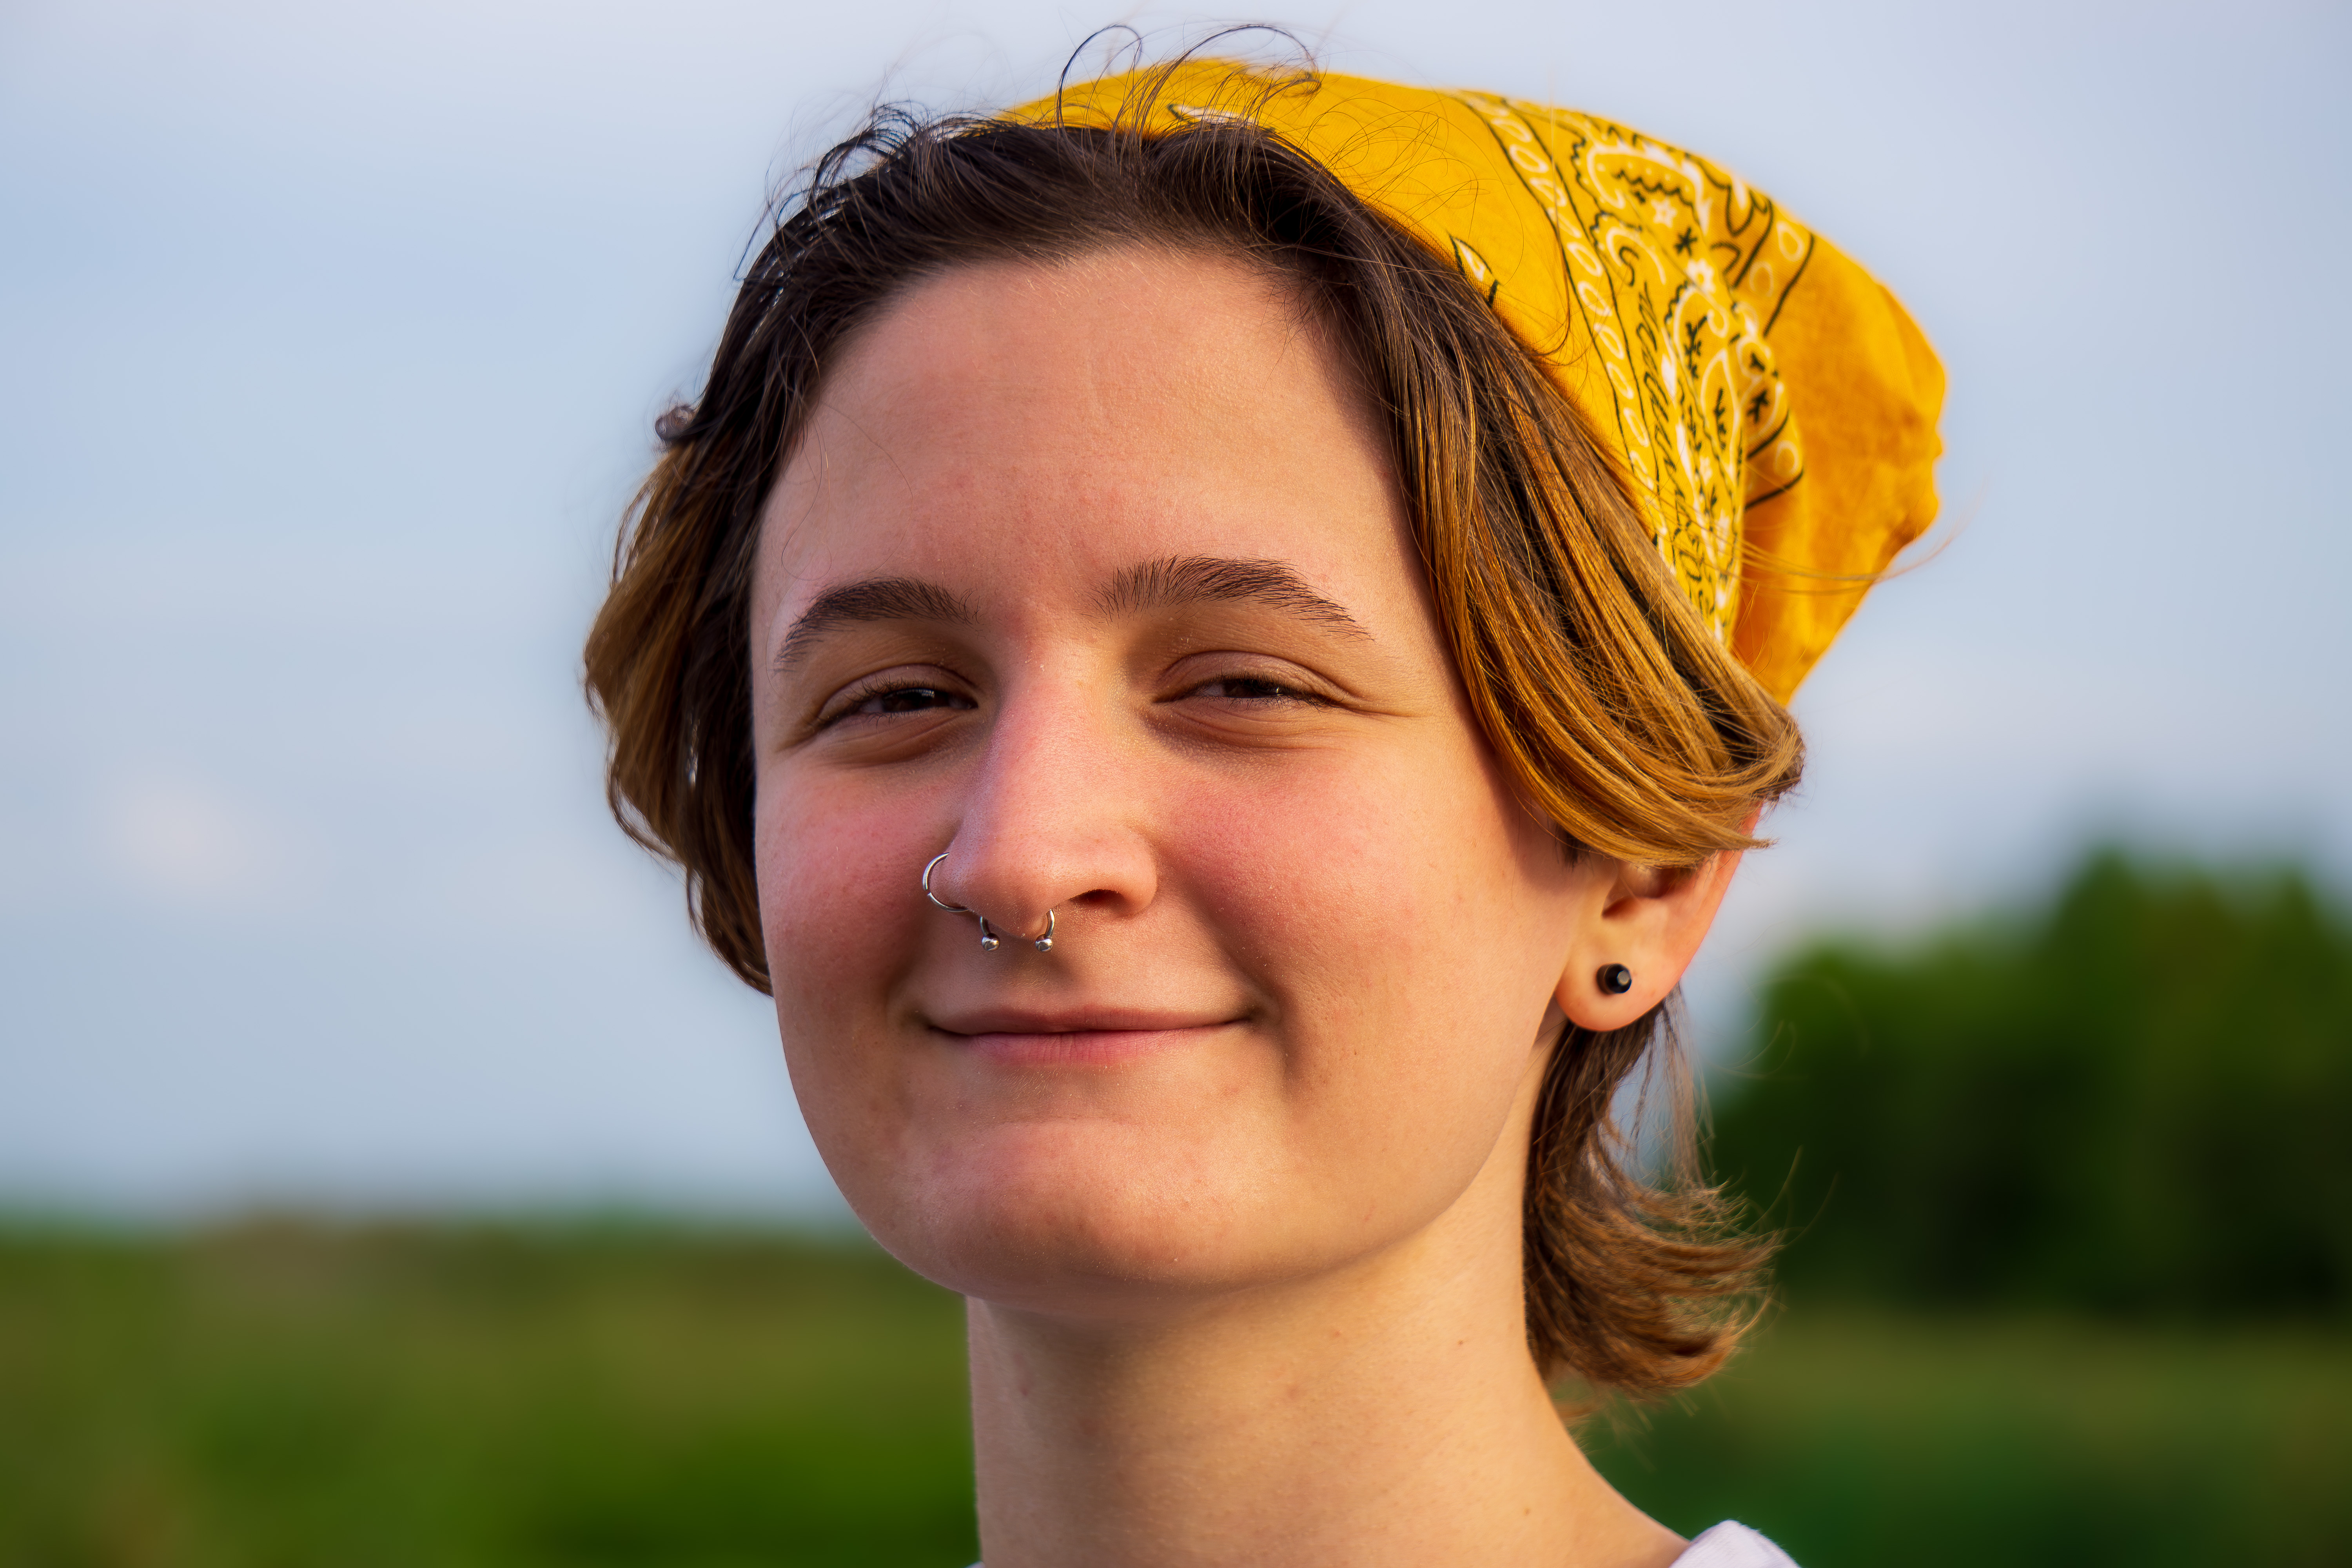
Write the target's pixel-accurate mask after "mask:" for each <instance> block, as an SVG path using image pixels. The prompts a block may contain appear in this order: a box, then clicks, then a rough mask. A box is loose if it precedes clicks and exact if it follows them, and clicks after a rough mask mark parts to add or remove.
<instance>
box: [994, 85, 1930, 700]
mask: <svg viewBox="0 0 2352 1568" xmlns="http://www.w3.org/2000/svg"><path fill="white" fill-rule="evenodd" d="M1057 114H1058V116H1059V119H1060V121H1061V123H1064V124H1067V125H1084V126H1100V127H1108V126H1114V125H1123V126H1128V127H1130V128H1139V129H1142V130H1144V131H1146V132H1152V131H1173V130H1177V129H1180V128H1181V127H1182V126H1183V125H1186V124H1190V123H1192V122H1194V121H1201V120H1205V119H1213V118H1221V117H1232V118H1241V119H1246V120H1250V121H1255V122H1256V123H1258V124H1261V125H1264V126H1265V127H1266V128H1267V129H1268V130H1270V131H1273V132H1276V133H1278V134H1279V135H1281V136H1282V137H1283V139H1284V140H1286V141H1287V142H1290V143H1291V144H1293V145H1294V146H1296V147H1297V148H1299V149H1300V150H1302V151H1304V152H1305V153H1307V155H1308V156H1310V157H1312V158H1314V159H1315V160H1316V161H1317V162H1318V163H1321V164H1323V166H1324V167H1326V168H1328V169H1329V170H1330V171H1331V172H1332V174H1335V175H1337V176H1338V177H1339V180H1340V181H1341V183H1343V184H1346V185H1347V186H1348V188H1349V190H1351V191H1353V192H1354V193H1355V194H1356V195H1358V196H1360V197H1361V198H1362V199H1363V200H1364V201H1365V202H1366V203H1368V204H1369V205H1371V206H1372V207H1373V208H1374V209H1375V210H1376V211H1378V212H1380V213H1381V214H1382V215H1383V216H1387V217H1388V218H1389V219H1391V221H1393V222H1395V223H1397V224H1398V225H1400V226H1402V228H1404V229H1405V231H1406V232H1408V233H1410V234H1412V235H1413V236H1414V237H1416V238H1418V239H1420V240H1422V241H1423V242H1424V243H1425V244H1427V245H1428V246H1429V247H1430V248H1431V249H1433V250H1434V251H1435V252H1437V253H1438V254H1439V255H1440V256H1442V257H1444V258H1447V259H1448V260H1449V261H1451V262H1452V263H1453V264H1454V265H1455V266H1457V267H1459V268H1461V270H1462V273H1463V276H1464V277H1465V278H1467V279H1469V280H1470V282H1471V284H1472V285H1473V286H1474V287H1475V288H1476V289H1478V290H1479V291H1480V292H1481V293H1483V294H1484V295H1486V300H1487V302H1488V303H1489V304H1490V305H1492V306H1493V307H1494V309H1495V310H1496V314H1497V315H1499V316H1500V317H1501V318H1502V320H1503V321H1505V322H1506V323H1507V325H1509V326H1510V328H1511V329H1512V331H1514V332H1516V333H1517V336H1518V339H1519V341H1520V342H1523V343H1525V344H1527V345H1528V348H1529V349H1531V350H1532V351H1534V352H1535V353H1537V354H1538V356H1539V357H1540V358H1541V359H1542V361H1543V363H1545V365H1546V366H1547V367H1548V368H1549V370H1550V371H1551V373H1552V375H1553V378H1554V379H1555V381H1556V382H1557V383H1558V384H1559V387H1560V389H1561V390H1562V391H1563V392H1565V393H1566V394H1567V395H1568V396H1569V398H1570V400H1571V401H1572V402H1573V403H1574V404H1575V405H1577V407H1578V408H1579V409H1580V411H1581V412H1582V413H1583V414H1584V416H1585V417H1586V420H1587V422H1588V423H1589V424H1590V425H1591V428H1592V429H1593V430H1594V431H1595V432H1596V433H1598V434H1599V435H1600V437H1601V439H1602V440H1603V441H1605V442H1606V443H1607V444H1608V445H1609V446H1610V447H1612V449H1613V450H1614V451H1615V453H1616V455H1617V457H1618V458H1620V459H1621V460H1622V463H1623V465H1624V468H1625V472H1626V475H1627V477H1628V478H1629V479H1630V480H1631V481H1632V488H1633V495H1634V498H1635V500H1636V501H1637V503H1639V504H1640V505H1642V506H1643V510H1645V511H1646V512H1647V514H1648V516H1649V518H1650V520H1651V523H1652V526H1653V528H1654V531H1655V533H1656V537H1657V542H1658V548H1659V550H1660V551H1662V552H1664V555H1665V557H1666V559H1667V561H1668V562H1670V563H1672V564H1673V566H1674V570H1675V576H1676V577H1677V578H1678V579H1679V580H1680V581H1681V583H1682V585H1683V587H1684V590H1685V592H1686V593H1688V594H1689V595H1690V599H1691V603H1692V604H1693V605H1696V607H1697V609H1698V611H1699V613H1700V615H1701V616H1704V617H1706V621H1707V622H1708V624H1709V625H1710V626H1713V627H1714V629H1715V633H1716V636H1717V637H1718V638H1721V639H1723V640H1724V641H1725V642H1726V643H1727V644H1728V646H1729V647H1731V648H1732V649H1733V650H1734V651H1735V652H1736V653H1737V654H1738V656H1739V658H1741V660H1742V661H1744V662H1745V663H1746V664H1747V666H1748V668H1749V669H1750V670H1752V671H1754V672H1755V674H1756V677H1757V679H1759V680H1760V681H1762V682H1763V684H1764V686H1765V688H1766V689H1768V690H1769V691H1770V692H1771V693H1772V694H1773V696H1775V697H1776V698H1778V699H1780V700H1781V701H1784V702H1785V701H1787V700H1789V698H1790V695H1791V694H1792V693H1793V692H1795V690H1796V689H1797V683H1798V682H1799V681H1801V680H1802V679H1804V677H1805V672H1806V671H1807V670H1809V669H1811V668H1812V665H1813V661H1814V660H1815V659H1817V658H1820V657H1821V655H1822V650H1823V649H1824V648H1826V647H1829V645H1830V641H1831V639H1832V638H1833V637H1836V636H1837V634H1838V630H1839V628H1840V627H1841V626H1843V625H1844V624H1845V621H1846V617H1847V616H1851V615H1852V614H1853V610H1854V606H1855V605H1858V604H1860V603H1861V601H1862V595H1863V594H1864V591H1865V590H1866V589H1867V588H1868V587H1869V586H1870V583H1871V581H1872V579H1873V577H1874V575H1875V574H1877V573H1879V572H1880V571H1882V570H1883V569H1884V568H1885V565H1886V563H1888V562H1889V561H1891V560H1892V559H1893V558H1894V556H1895V552H1897V551H1899V550H1901V549H1902V548H1903V547H1904V546H1905V545H1906V544H1908V543H1909V542H1911V541H1912V540H1914V539H1916V538H1917V537H1918V535H1919V534H1920V532H1921V531H1923V530H1925V529H1926V528H1927V525H1928V524H1929V523H1930V522H1932V521H1935V516H1936V492H1935V486H1934V480H1933V477H1932V472H1931V470H1932V468H1933V467H1934V464H1935V459H1936V455H1937V451H1938V450H1939V449H1940V443H1939V442H1938V441H1937V437H1936V415H1937V409H1938V407H1939V406H1940V405H1941V404H1942V402H1943V396H1944V373H1943V367H1942V366H1941V365H1939V364H1938V363H1937V361H1936V355H1935V353H1934V351H1933V350H1931V349H1930V348H1929V347H1928V346H1927V339H1926V338H1925V337H1923V336H1922V335H1921V334H1920V331H1919V329H1918V328H1917V327H1916V326H1914V325H1913V324H1912V321H1911V318H1910V317H1909V316H1907V315H1906V314H1905V313H1904V311H1903V307H1902V306H1901V305H1899V304H1897V303H1896V302H1895V297H1894V296H1893V295H1892V294H1889V293H1888V292H1887V291H1886V290H1885V289H1884V288H1882V287H1881V286H1880V285H1879V284H1878V283H1877V282H1876V281H1874V279H1871V278H1870V276H1869V275H1868V274H1866V273H1864V271H1863V270H1862V268H1859V267H1857V266H1855V265H1854V264H1853V262H1852V261H1850V260H1848V259H1847V258H1845V257H1843V255H1841V254H1839V253H1838V252H1837V251H1836V250H1834V249H1832V247H1830V246H1829V245H1827V244H1826V243H1824V242H1823V241H1822V240H1821V239H1820V238H1819V237H1816V236H1815V235H1814V234H1813V233H1812V231H1811V230H1810V229H1808V228H1805V227H1804V226H1801V225H1800V224H1798V223H1796V222H1795V221H1793V220H1792V219H1791V218H1790V216H1789V215H1788V214H1786V213H1785V212H1782V211H1781V210H1780V207H1779V205H1776V204H1775V203H1774V202H1773V201H1772V200H1771V199H1770V198H1769V197H1768V196H1766V195H1764V194H1763V193H1762V192H1760V191H1756V190H1751V189H1750V188H1748V186H1747V185H1746V184H1743V183H1741V182H1740V181H1739V180H1738V179H1737V178H1736V177H1734V176H1732V175H1729V174H1725V173H1724V172H1723V171H1722V170H1720V169H1718V168H1717V167H1716V166H1715V165H1714V164H1712V163H1707V162H1706V160H1705V159H1702V158H1697V157H1694V156H1693V155H1692V154H1690V153H1685V152H1683V151H1681V150H1680V149H1679V148H1675V147H1670V146H1668V145H1666V144H1665V143H1664V142H1654V141H1652V140H1651V139H1650V138H1648V137H1646V136H1643V135H1641V134H1640V133H1639V132H1633V131H1629V130H1627V129H1625V128H1624V127H1623V126H1621V125H1614V124H1612V123H1610V122H1609V121H1605V120H1600V119H1596V118H1594V117H1593V116H1591V115H1588V114H1579V113H1577V112H1575V111H1574V110H1564V109H1551V108H1547V107H1544V106H1542V105H1538V104H1530V103H1523V102H1520V101H1519V100H1515V99H1506V98H1496V97H1495V96H1493V95H1491V94H1488V93H1482V92H1454V91H1443V92H1441V91H1433V90H1430V89H1423V88H1412V87H1399V86H1395V85H1393V84H1391V83H1388V82H1380V81H1369V80H1366V79H1362V78H1360V77H1344V76H1311V75H1303V74H1302V75H1298V76H1296V77H1288V76H1284V77H1275V76H1267V75H1263V74H1255V73H1251V72H1249V71H1247V70H1245V69H1244V68H1239V67H1236V66H1234V64H1232V63H1230V62H1227V61H1222V60H1201V61H1194V62H1191V63H1188V64H1186V65H1182V66H1180V67H1177V68H1174V69H1172V70H1170V71H1166V72H1157V71H1153V72H1144V73H1139V74H1134V75H1127V76H1114V77H1106V78H1104V79H1100V80H1097V81H1091V82H1086V83H1083V84H1080V85H1078V86H1075V87H1072V88H1069V89H1066V90H1065V91H1064V92H1063V93H1061V94H1060V95H1059V96H1058V97H1056V98H1053V99H1047V100H1043V101H1041V102H1038V103H1034V104H1030V105H1027V106H1026V107H1024V108H1022V109H1018V110H1013V111H1012V113H1011V114H1010V115H1009V116H1008V118H1011V119H1015V120H1021V121H1031V122H1043V123H1052V122H1054V121H1055V117H1056V115H1057ZM1800 417H1801V419H1802V424H1801V426H1800V423H1799V421H1800Z"/></svg>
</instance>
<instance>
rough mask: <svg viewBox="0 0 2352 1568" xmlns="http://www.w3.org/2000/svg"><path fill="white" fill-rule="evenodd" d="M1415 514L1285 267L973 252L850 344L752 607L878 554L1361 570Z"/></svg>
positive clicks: (792, 594)
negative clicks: (1176, 560) (1194, 559)
mask: <svg viewBox="0 0 2352 1568" xmlns="http://www.w3.org/2000/svg"><path fill="white" fill-rule="evenodd" d="M762 527H763V537H762V540H761V552H760V553H761V568H760V575H761V584H760V589H759V595H758V607H759V610H760V612H761V615H760V618H761V619H768V618H771V617H772V616H773V615H774V614H775V612H776V611H777V610H778V609H780V608H789V607H790V605H791V604H792V602H793V601H794V600H795V599H799V600H803V601H804V600H805V599H807V598H809V597H813V596H814V595H815V594H817V593H820V592H822V591H824V587H825V586H826V585H827V584H831V583H835V582H838V581H840V580H843V579H845V578H851V577H857V576H866V575H872V574H877V573H879V572H887V573H891V574H908V575H917V576H923V577H930V578H940V577H943V576H947V575H954V576H956V577H958V578H960V579H962V580H964V581H965V582H966V583H967V584H969V585H973V586H975V587H976V588H977V590H978V591H980V592H982V593H983V594H984V593H985V592H986V591H987V585H986V584H971V580H972V579H974V578H975V577H978V578H986V577H989V576H991V575H992V574H994V575H998V576H1008V574H1009V576H1008V580H1007V581H1006V582H1004V583H1002V584H998V585H999V586H1000V587H1003V588H1014V587H1018V586H1020V585H1022V584H1027V585H1028V586H1030V587H1031V588H1033V589H1036V588H1042V587H1043V585H1044V584H1045V579H1046V578H1047V577H1048V576H1063V575H1067V576H1074V577H1076V576H1086V577H1091V578H1092V579H1094V580H1096V581H1097V583H1098V582H1099V581H1100V580H1102V579H1105V578H1107V577H1108V576H1109V575H1111V574H1116V573H1118V571H1120V570H1123V569H1126V568H1129V567H1131V566H1133V565H1134V564H1136V563H1139V562H1140V561H1145V560H1150V559H1155V558H1160V557H1165V556H1184V555H1226V556H1247V557H1253V558H1262V557H1267V556H1280V557H1281V558H1283V559H1285V560H1287V561H1290V562H1291V563H1293V564H1295V565H1296V566H1297V567H1298V568H1299V569H1300V570H1302V571H1303V572H1305V573H1307V574H1309V575H1310V576H1317V577H1321V578H1324V579H1326V580H1327V581H1328V582H1330V583H1333V584H1342V583H1345V582H1347V581H1349V580H1351V579H1352V580H1356V581H1357V583H1358V585H1359V587H1360V588H1363V589H1368V588H1369V587H1370V582H1369V579H1370V578H1372V577H1375V576H1380V577H1391V576H1393V574H1394V573H1395V572H1396V571H1397V570H1398V569H1399V568H1400V566H1401V565H1406V566H1409V563H1410V562H1411V561H1412V559H1413V555H1412V550H1411V546H1410V542H1409V541H1408V540H1406V539H1405V538H1404V537H1403V534H1402V506H1401V504H1400V502H1399V500H1398V497H1397V491H1396V485H1395V481H1394V479H1393V475H1392V465H1391V460H1390V458H1389V454H1388V449H1387V446H1386V442H1385V437H1383V436H1382V434H1381V430H1380V428H1379V426H1378V425H1377V423H1376V422H1375V420H1374V417H1373V416H1372V411H1371V406H1370V399H1369V398H1368V397H1367V395H1365V393H1364V391H1363V390H1362V388H1361V386H1360V384H1359V380H1358V377H1357V375H1356V374H1355V372H1354V369H1353V366H1352V363H1351V362H1350V361H1349V358H1348V356H1347V355H1346V354H1345V353H1343V352H1342V351H1341V350H1340V348H1339V344H1338V342H1336V340H1335V339H1334V337H1333V334H1332V332H1331V331H1330V330H1329V329H1328V327H1326V326H1325V325H1324V324H1323V323H1322V322H1321V321H1319V320H1318V318H1317V316H1316V315H1315V313H1314V312H1313V310H1311V309H1310V308H1309V307H1308V306H1307V304H1306V303H1305V302H1304V301H1303V300H1301V299H1300V298H1299V296H1298V295H1297V293H1296V292H1295V291H1294V289H1292V288H1291V287H1290V286H1289V285H1288V284H1287V283H1286V281H1285V280H1283V279H1279V278H1277V277H1275V276H1272V275H1270V274H1269V273H1268V272H1267V271H1265V269H1263V268H1254V267H1252V266H1250V265H1248V264H1246V263H1244V262H1243V261H1241V260H1238V259H1234V258H1225V257H1222V256H1216V255H1204V254H1198V253H1181V252H1169V251H1163V250H1158V249H1141V248H1128V249H1120V250H1111V251H1105V252H1101V253H1098V254H1095V255H1091V256H1086V257H1081V258H1076V259H1073V260H1068V261H1058V262H1054V263H1048V264H1037V263H997V264H989V265H980V266H968V267H961V268H955V269H952V270H950V271H948V272H946V273H943V274H940V276H938V277H935V278H931V279H926V280H924V281H922V282H920V283H919V284H916V285H914V286H913V287H911V288H909V289H908V290H906V292H905V293H904V294H902V295H901V296H899V297H898V299H897V300H894V301H893V302H892V303H891V304H890V306H889V307H888V308H887V309H886V310H885V311H884V312H883V313H882V314H881V315H880V316H879V317H878V318H877V319H876V320H875V321H872V322H870V323H869V324H867V325H866V327H865V328H864V329H863V330H862V331H859V332H858V333H856V335H855V336H854V337H853V338H852V339H851V340H850V341H849V342H847V343H846V344H845V347H844V349H843V350H842V352H841V353H839V355H838V356H837V358H836V362H835V364H834V365H833V367H832V368H831V370H830V373H829V376H828V380H827V382H826V384H825V387H824V392H823V394H822V395H821V397H820V399H819V402H818V405H817V407H816V408H815V410H814V412H813V414H812V416H811V417H810V420H809V423H808V426H807V427H806V428H805V430H804V432H803V437H802V439H801V440H800V442H799V444H798V446H797V447H796V449H795V450H794V452H793V456H792V458H791V460H790V461H789V462H788V463H787V465H786V466H785V468H784V471H783V473H782V476H780V478H779V479H778V481H777V484H776V487H775V489H774V491H773V493H772V495H771V497H770V500H769V502H768V505H767V509H766V511H765V514H764V517H763V522H762ZM1412 570H1413V572H1414V574H1415V575H1416V576H1417V569H1412Z"/></svg>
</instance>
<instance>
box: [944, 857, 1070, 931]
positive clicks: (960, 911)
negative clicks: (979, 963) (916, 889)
mask: <svg viewBox="0 0 2352 1568" xmlns="http://www.w3.org/2000/svg"><path fill="white" fill-rule="evenodd" d="M946 858H948V852H947V851H946V850H944V849H942V850H940V852H939V853H938V854H936V855H934V856H932V857H931V862H930V864H929V865H928V866H926V867H924V868H923V897H925V898H927V899H929V900H931V902H933V903H935V904H938V905H939V907H940V908H941V909H943V910H947V912H948V913H950V914H951V915H970V916H971V918H972V919H974V920H976V921H979V922H980V951H981V952H995V951H996V950H997V949H998V948H999V947H1001V946H1003V943H1004V939H1003V937H1001V936H999V935H997V934H996V933H995V932H994V931H991V930H989V929H988V917H987V916H986V915H984V914H982V913H981V912H980V911H979V910H968V909H965V908H964V907H963V906H962V905H961V904H950V903H946V902H943V901H942V900H940V896H939V895H938V894H937V893H934V892H933V891H931V873H932V872H933V871H936V870H938V869H939V867H940V861H942V860H944V859H946ZM1030 945H1031V946H1033V947H1034V948H1035V949H1036V950H1037V951H1038V952H1053V951H1054V911H1053V910H1050V909H1049V910H1046V911H1045V935H1044V936H1041V937H1039V938H1038V939H1037V940H1036V941H1035V942H1032V943H1031V944H1030Z"/></svg>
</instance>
